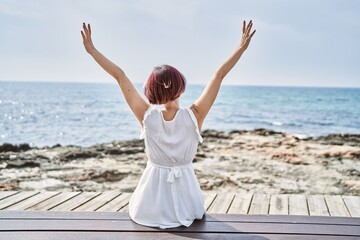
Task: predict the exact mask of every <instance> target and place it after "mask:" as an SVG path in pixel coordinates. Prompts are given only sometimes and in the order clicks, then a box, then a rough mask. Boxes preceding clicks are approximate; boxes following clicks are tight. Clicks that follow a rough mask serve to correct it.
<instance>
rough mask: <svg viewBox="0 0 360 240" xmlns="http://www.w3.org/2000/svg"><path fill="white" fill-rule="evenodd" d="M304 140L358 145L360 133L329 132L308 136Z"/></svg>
mask: <svg viewBox="0 0 360 240" xmlns="http://www.w3.org/2000/svg"><path fill="white" fill-rule="evenodd" d="M304 140H312V141H316V142H320V143H322V144H326V145H348V146H353V147H360V134H329V135H326V136H319V137H309V138H306V139H304Z"/></svg>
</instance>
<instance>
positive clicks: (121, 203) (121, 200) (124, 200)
mask: <svg viewBox="0 0 360 240" xmlns="http://www.w3.org/2000/svg"><path fill="white" fill-rule="evenodd" d="M131 196H132V193H127V192H124V193H122V194H121V195H120V196H118V197H116V198H114V199H113V200H112V201H110V202H108V203H107V204H105V205H103V206H101V207H100V208H98V209H96V211H100V212H108V211H110V212H116V211H119V210H121V209H122V208H123V207H125V206H126V205H127V204H129V200H130V198H131Z"/></svg>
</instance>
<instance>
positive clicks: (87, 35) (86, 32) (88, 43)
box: [81, 23, 96, 54]
mask: <svg viewBox="0 0 360 240" xmlns="http://www.w3.org/2000/svg"><path fill="white" fill-rule="evenodd" d="M81 36H82V38H83V43H84V47H85V50H86V51H87V52H88V53H89V54H91V53H92V52H93V51H94V50H96V49H95V47H94V44H93V42H92V40H91V28H90V24H88V25H87V26H86V24H85V23H83V31H81Z"/></svg>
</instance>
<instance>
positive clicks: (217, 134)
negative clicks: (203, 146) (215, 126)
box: [201, 129, 231, 139]
mask: <svg viewBox="0 0 360 240" xmlns="http://www.w3.org/2000/svg"><path fill="white" fill-rule="evenodd" d="M201 135H202V136H203V137H204V138H216V139H229V138H231V134H230V133H227V132H223V131H217V130H212V129H207V130H204V131H202V133H201Z"/></svg>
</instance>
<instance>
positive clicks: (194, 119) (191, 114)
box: [186, 108, 204, 143]
mask: <svg viewBox="0 0 360 240" xmlns="http://www.w3.org/2000/svg"><path fill="white" fill-rule="evenodd" d="M186 110H187V111H188V112H189V114H190V117H191V120H192V121H193V122H194V124H195V130H196V133H197V136H198V140H199V142H200V143H202V142H203V141H204V140H203V138H202V136H201V134H200V130H199V126H198V122H197V120H196V117H195V114H194V112H193V111H192V110H191V109H190V108H186Z"/></svg>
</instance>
